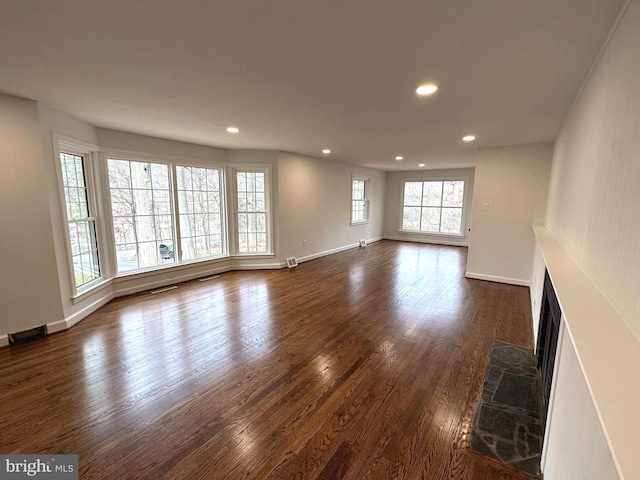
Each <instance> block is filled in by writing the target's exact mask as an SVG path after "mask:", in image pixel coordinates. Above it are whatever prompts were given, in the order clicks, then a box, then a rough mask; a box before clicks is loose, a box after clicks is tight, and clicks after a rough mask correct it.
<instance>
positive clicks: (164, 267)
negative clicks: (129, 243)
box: [115, 254, 230, 278]
mask: <svg viewBox="0 0 640 480" xmlns="http://www.w3.org/2000/svg"><path fill="white" fill-rule="evenodd" d="M229 258H230V256H229V255H226V254H225V255H219V256H217V257H211V258H206V259H200V260H188V261H186V262H182V263H170V264H166V265H159V266H156V267H149V268H144V269H139V270H131V271H128V272H121V273H118V274H116V275H115V278H126V277H135V276H136V275H144V274H157V273H162V272H166V271H167V270H172V269H175V270H182V269H185V268H192V267H194V266H198V265H206V264H207V263H215V262H219V261H221V260H227V259H229Z"/></svg>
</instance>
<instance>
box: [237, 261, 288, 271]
mask: <svg viewBox="0 0 640 480" xmlns="http://www.w3.org/2000/svg"><path fill="white" fill-rule="evenodd" d="M286 266H287V262H271V263H254V264H251V263H250V264H244V265H235V266H234V267H233V268H230V269H229V270H228V271H231V270H278V269H280V268H284V267H286Z"/></svg>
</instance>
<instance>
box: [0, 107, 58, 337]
mask: <svg viewBox="0 0 640 480" xmlns="http://www.w3.org/2000/svg"><path fill="white" fill-rule="evenodd" d="M0 145H2V149H0V205H2V208H0V225H1V228H2V233H3V235H2V241H1V242H0V243H1V245H2V252H3V255H2V268H0V344H1V343H6V336H4V335H6V334H7V333H14V332H19V331H23V330H28V329H31V328H34V327H37V326H40V325H44V324H46V323H49V322H56V321H59V320H61V319H62V317H63V311H62V302H61V297H60V291H59V287H58V280H59V279H58V270H57V265H56V255H55V248H54V239H53V234H52V227H51V216H50V211H49V197H48V192H47V170H46V168H45V164H44V162H43V152H42V142H41V132H40V125H39V123H38V106H37V104H36V102H32V101H30V100H25V99H21V98H16V97H10V96H6V95H0Z"/></svg>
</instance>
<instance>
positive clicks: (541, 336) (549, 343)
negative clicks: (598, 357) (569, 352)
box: [536, 271, 562, 427]
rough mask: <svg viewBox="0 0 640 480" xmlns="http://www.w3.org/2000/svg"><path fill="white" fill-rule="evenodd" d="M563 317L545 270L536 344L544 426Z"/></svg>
mask: <svg viewBox="0 0 640 480" xmlns="http://www.w3.org/2000/svg"><path fill="white" fill-rule="evenodd" d="M561 317H562V311H561V310H560V304H559V303H558V298H557V297H556V292H555V290H554V289H553V285H552V283H551V278H550V277H549V272H548V271H545V274H544V287H543V290H542V305H541V308H540V322H539V325H538V341H537V344H536V362H537V368H538V371H539V372H540V380H541V385H542V392H541V394H542V412H541V414H542V418H541V420H542V425H543V427H544V425H545V424H546V420H547V411H548V409H549V397H550V396H551V381H552V380H553V366H554V364H555V360H556V347H557V346H558V333H559V331H560V319H561Z"/></svg>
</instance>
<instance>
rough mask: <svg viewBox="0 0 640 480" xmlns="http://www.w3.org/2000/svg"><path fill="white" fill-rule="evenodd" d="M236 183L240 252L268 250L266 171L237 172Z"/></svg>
mask: <svg viewBox="0 0 640 480" xmlns="http://www.w3.org/2000/svg"><path fill="white" fill-rule="evenodd" d="M236 184H237V199H236V200H237V204H238V214H237V228H238V251H239V252H240V253H263V252H267V249H268V246H267V244H268V240H267V234H268V232H267V202H266V191H265V189H266V184H265V173H264V172H236ZM263 234H264V235H263Z"/></svg>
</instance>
